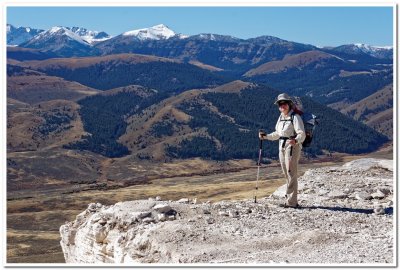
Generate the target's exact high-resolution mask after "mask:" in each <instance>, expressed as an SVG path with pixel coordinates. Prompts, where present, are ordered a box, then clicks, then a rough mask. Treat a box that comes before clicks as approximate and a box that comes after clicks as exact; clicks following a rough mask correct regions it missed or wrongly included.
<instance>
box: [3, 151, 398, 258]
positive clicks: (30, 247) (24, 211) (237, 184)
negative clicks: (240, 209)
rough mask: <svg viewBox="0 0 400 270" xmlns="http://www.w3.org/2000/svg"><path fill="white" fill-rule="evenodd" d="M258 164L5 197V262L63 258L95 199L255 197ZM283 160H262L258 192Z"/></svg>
mask: <svg viewBox="0 0 400 270" xmlns="http://www.w3.org/2000/svg"><path fill="white" fill-rule="evenodd" d="M363 157H374V158H387V159H393V152H392V150H391V148H390V147H389V148H388V149H383V150H381V151H378V152H375V153H371V154H368V155H357V156H348V155H337V156H335V158H334V159H331V160H325V161H322V162H321V161H319V162H309V161H307V160H303V164H301V166H300V168H299V169H300V171H299V174H300V175H303V174H304V172H305V171H306V170H308V169H310V168H317V167H325V166H332V165H340V164H343V163H345V162H348V161H351V160H354V159H358V158H363ZM256 168H257V167H255V166H252V167H249V166H247V167H245V168H244V169H243V170H240V171H234V172H226V173H221V172H220V173H217V172H216V173H215V174H213V173H208V174H207V175H194V176H190V177H185V176H180V177H164V178H157V179H152V180H151V182H150V183H149V184H143V185H134V186H128V187H122V188H115V189H108V190H87V191H81V192H74V193H67V194H60V193H56V192H53V193H47V194H46V193H40V192H39V193H37V196H35V197H25V198H16V197H14V198H12V199H10V198H9V200H8V201H7V263H63V262H64V257H63V253H62V250H61V246H60V234H59V228H60V226H61V225H62V224H64V223H65V222H67V221H71V220H74V219H75V217H76V215H77V214H79V213H81V212H82V211H83V210H85V209H86V207H87V205H88V204H89V203H92V202H100V203H102V204H103V205H112V204H115V203H117V202H120V201H131V200H140V199H147V198H149V197H155V196H160V197H161V198H162V200H179V199H180V198H183V197H186V198H190V199H193V198H197V200H198V202H206V201H211V202H216V201H221V200H228V201H229V200H242V199H252V198H253V197H254V190H255V184H256V173H257V169H256ZM284 183H285V182H284V179H283V178H282V174H281V169H280V166H279V164H276V163H275V164H274V163H273V164H270V165H268V166H263V167H262V168H261V170H260V181H259V191H258V194H257V196H258V197H259V198H262V197H265V196H268V195H270V194H272V193H273V192H274V191H275V190H276V189H277V188H278V187H279V186H281V185H283V184H284Z"/></svg>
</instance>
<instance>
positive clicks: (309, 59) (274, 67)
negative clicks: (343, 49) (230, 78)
mask: <svg viewBox="0 0 400 270" xmlns="http://www.w3.org/2000/svg"><path fill="white" fill-rule="evenodd" d="M334 57H336V56H334V55H331V54H329V53H325V52H321V51H308V52H303V53H299V54H295V55H286V56H285V57H284V58H283V59H282V60H279V61H271V62H268V63H265V64H262V65H261V66H258V67H256V68H253V69H250V70H249V71H247V72H246V73H245V74H244V75H245V76H246V77H253V76H256V75H262V74H268V73H276V72H280V71H284V70H286V69H289V68H294V67H303V66H306V65H308V64H311V63H314V62H319V61H321V60H323V59H328V58H334Z"/></svg>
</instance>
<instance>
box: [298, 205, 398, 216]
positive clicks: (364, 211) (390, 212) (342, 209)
mask: <svg viewBox="0 0 400 270" xmlns="http://www.w3.org/2000/svg"><path fill="white" fill-rule="evenodd" d="M300 208H302V209H323V210H329V211H339V212H351V213H361V214H373V213H374V209H362V208H349V207H328V206H301V207H300ZM384 211H385V212H384V214H386V215H393V207H388V208H385V209H384ZM382 214H383V213H382Z"/></svg>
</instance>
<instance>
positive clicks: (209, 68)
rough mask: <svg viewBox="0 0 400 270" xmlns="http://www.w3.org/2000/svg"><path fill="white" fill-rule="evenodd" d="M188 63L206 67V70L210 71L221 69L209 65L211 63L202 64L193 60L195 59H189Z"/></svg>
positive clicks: (220, 69)
mask: <svg viewBox="0 0 400 270" xmlns="http://www.w3.org/2000/svg"><path fill="white" fill-rule="evenodd" d="M189 64H192V65H195V66H197V67H199V68H202V69H207V70H210V71H222V70H223V69H222V68H217V67H214V66H211V65H207V64H204V63H202V62H200V61H195V60H192V61H189Z"/></svg>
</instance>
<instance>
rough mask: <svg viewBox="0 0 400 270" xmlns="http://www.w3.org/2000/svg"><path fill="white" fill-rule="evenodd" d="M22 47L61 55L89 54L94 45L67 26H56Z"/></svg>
mask: <svg viewBox="0 0 400 270" xmlns="http://www.w3.org/2000/svg"><path fill="white" fill-rule="evenodd" d="M20 46H21V47H26V48H33V49H40V50H42V51H45V52H46V51H52V52H54V53H57V54H58V55H60V56H72V55H74V56H80V55H87V53H88V52H89V51H91V48H92V45H91V44H90V43H89V42H88V41H86V40H85V39H83V38H82V37H81V36H79V35H78V34H76V33H74V32H72V31H71V30H69V29H68V28H66V27H62V26H55V27H52V28H51V29H49V30H46V31H44V32H41V33H39V34H38V35H36V36H34V37H33V38H32V39H31V40H29V41H27V42H25V43H22V44H20Z"/></svg>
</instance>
